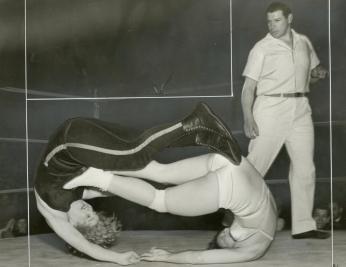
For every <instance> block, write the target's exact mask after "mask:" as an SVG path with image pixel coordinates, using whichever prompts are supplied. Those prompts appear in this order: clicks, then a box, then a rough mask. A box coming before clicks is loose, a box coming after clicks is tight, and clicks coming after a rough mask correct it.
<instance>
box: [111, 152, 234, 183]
mask: <svg viewBox="0 0 346 267" xmlns="http://www.w3.org/2000/svg"><path fill="white" fill-rule="evenodd" d="M228 164H232V163H230V162H229V161H228V159H226V158H225V157H224V156H222V155H220V154H216V153H210V154H206V155H202V156H197V157H193V158H188V159H183V160H179V161H176V162H173V163H169V164H162V163H159V162H157V161H151V162H150V163H149V164H148V165H147V166H146V167H144V168H143V169H141V170H136V171H112V173H113V174H118V175H124V176H132V177H137V178H143V179H146V180H151V181H155V182H158V183H168V184H182V183H186V182H188V181H191V180H194V179H197V178H199V177H202V176H205V175H206V174H207V173H209V172H210V171H214V170H216V169H219V168H222V167H224V166H226V165H228Z"/></svg>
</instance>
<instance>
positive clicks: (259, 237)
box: [64, 154, 277, 264]
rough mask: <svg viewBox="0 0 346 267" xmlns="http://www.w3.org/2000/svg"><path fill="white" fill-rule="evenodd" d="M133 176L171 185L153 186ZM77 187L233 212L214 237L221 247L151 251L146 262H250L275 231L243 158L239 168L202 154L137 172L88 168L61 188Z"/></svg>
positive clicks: (154, 204) (160, 205)
mask: <svg viewBox="0 0 346 267" xmlns="http://www.w3.org/2000/svg"><path fill="white" fill-rule="evenodd" d="M131 176H132V177H131ZM135 177H138V178H135ZM139 178H143V179H148V180H152V181H156V182H160V183H170V184H175V185H176V186H173V187H170V188H168V189H165V190H157V189H155V188H154V187H153V186H152V185H150V184H149V183H147V182H146V181H144V180H142V179H139ZM80 186H82V187H84V186H90V187H96V188H100V189H101V190H102V191H106V192H110V193H112V194H116V195H118V196H120V197H123V198H125V199H127V200H130V201H133V202H136V203H138V204H141V205H144V206H147V207H149V208H151V209H154V210H156V211H158V212H169V213H172V214H176V215H183V216H199V215H203V214H208V213H212V212H215V211H217V210H218V209H219V208H225V209H229V210H231V211H232V212H233V213H234V216H235V219H234V222H233V224H232V225H231V227H229V228H225V229H224V230H223V231H222V232H220V233H219V235H218V236H217V243H218V245H219V247H221V249H212V250H204V251H184V252H178V253H170V252H168V251H165V250H162V249H152V250H151V251H150V252H149V253H145V254H143V255H142V257H141V258H142V259H143V260H147V261H164V262H174V263H190V264H211V263H233V262H244V261H251V260H255V259H257V258H259V257H261V256H262V255H264V253H265V252H266V250H267V249H268V247H269V245H270V244H271V242H272V240H273V236H274V233H275V229H276V219H277V218H276V207H275V203H274V200H273V197H272V195H271V193H270V191H269V189H268V187H267V186H266V184H265V182H264V181H263V178H262V176H261V175H260V174H259V173H258V172H257V171H256V170H255V168H254V167H253V166H252V165H251V164H250V163H249V162H248V161H247V159H245V158H243V159H242V161H241V163H240V165H239V166H237V165H234V164H233V163H231V162H230V161H229V160H228V159H226V158H225V157H223V156H222V155H219V154H207V155H203V156H199V157H195V158H190V159H186V160H182V161H178V162H175V163H171V164H160V163H158V162H156V161H152V162H150V163H149V164H148V165H147V166H146V167H145V168H144V169H142V170H138V171H116V172H109V171H104V170H100V169H96V168H89V169H88V170H87V171H85V172H84V173H83V174H82V175H80V176H78V177H76V178H74V179H73V180H71V181H70V182H68V183H66V184H65V185H64V188H66V189H72V188H79V187H80Z"/></svg>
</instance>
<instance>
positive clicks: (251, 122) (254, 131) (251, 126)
mask: <svg viewBox="0 0 346 267" xmlns="http://www.w3.org/2000/svg"><path fill="white" fill-rule="evenodd" d="M244 133H245V135H246V137H248V138H250V139H254V138H256V136H258V135H259V131H258V126H257V123H256V121H255V119H254V118H253V116H252V117H251V118H246V119H245V120H244Z"/></svg>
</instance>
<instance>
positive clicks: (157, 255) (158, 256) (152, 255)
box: [141, 247, 171, 261]
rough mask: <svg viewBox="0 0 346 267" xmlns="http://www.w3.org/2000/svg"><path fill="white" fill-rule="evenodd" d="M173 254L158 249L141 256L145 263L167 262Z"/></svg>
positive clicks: (152, 249)
mask: <svg viewBox="0 0 346 267" xmlns="http://www.w3.org/2000/svg"><path fill="white" fill-rule="evenodd" d="M170 254H171V253H170V252H168V251H166V250H164V249H158V248H155V247H154V248H151V250H150V251H149V252H147V253H143V254H142V255H141V260H145V261H166V260H167V258H168V256H169V255H170Z"/></svg>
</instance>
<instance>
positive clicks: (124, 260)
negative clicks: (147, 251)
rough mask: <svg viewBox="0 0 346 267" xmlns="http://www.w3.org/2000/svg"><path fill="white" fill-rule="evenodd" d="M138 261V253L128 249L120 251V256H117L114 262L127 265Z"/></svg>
mask: <svg viewBox="0 0 346 267" xmlns="http://www.w3.org/2000/svg"><path fill="white" fill-rule="evenodd" d="M139 261H140V257H139V256H138V254H137V253H136V252H134V251H128V252H124V253H121V254H120V256H118V257H117V258H116V259H115V260H114V262H116V263H118V264H120V265H129V264H133V263H137V262H139Z"/></svg>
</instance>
